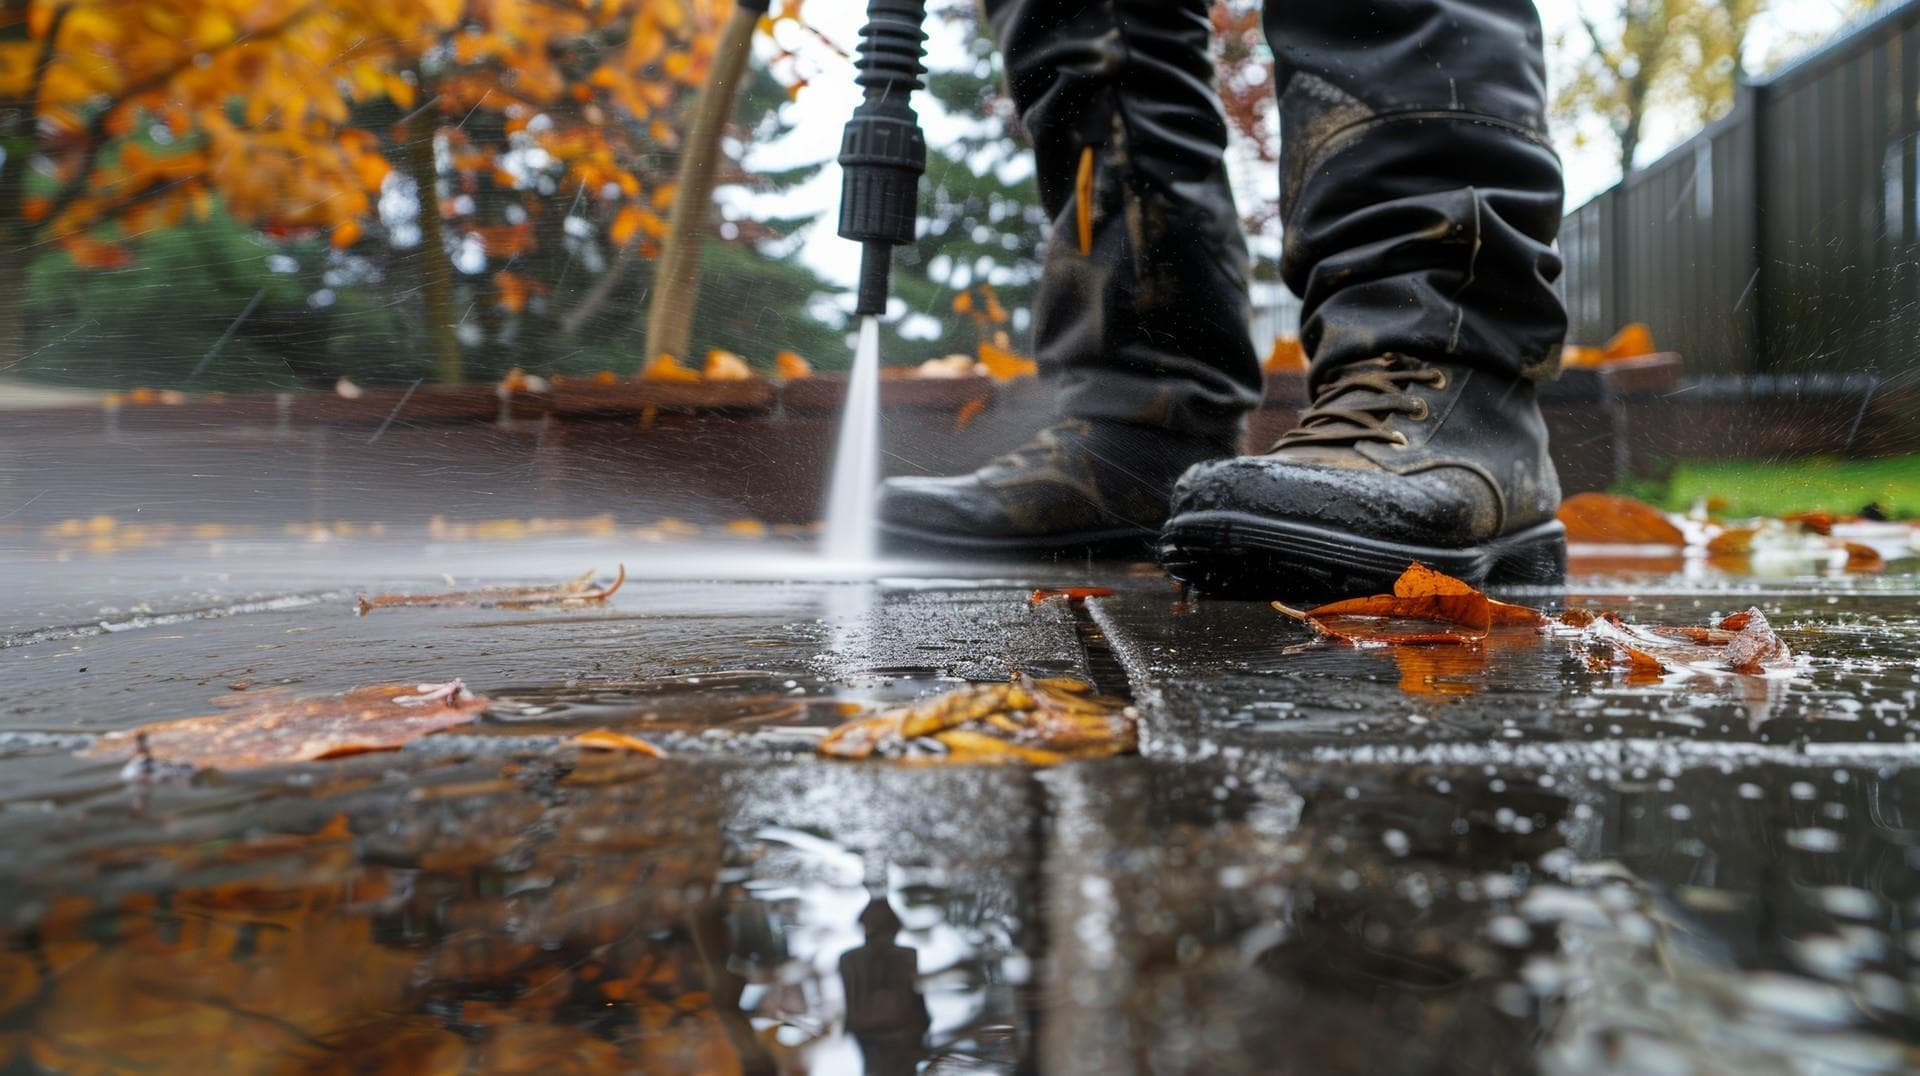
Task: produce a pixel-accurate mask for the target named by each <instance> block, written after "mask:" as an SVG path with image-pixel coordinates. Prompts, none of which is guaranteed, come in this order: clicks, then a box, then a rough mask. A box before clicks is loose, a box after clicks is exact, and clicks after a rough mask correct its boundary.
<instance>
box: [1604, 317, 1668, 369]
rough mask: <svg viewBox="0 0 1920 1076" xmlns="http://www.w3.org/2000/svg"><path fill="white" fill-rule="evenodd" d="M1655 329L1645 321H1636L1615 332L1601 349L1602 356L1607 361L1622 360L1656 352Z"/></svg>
mask: <svg viewBox="0 0 1920 1076" xmlns="http://www.w3.org/2000/svg"><path fill="white" fill-rule="evenodd" d="M1655 350H1656V349H1655V347H1654V346H1653V330H1652V329H1651V328H1649V327H1647V325H1646V324H1644V323H1643V322H1638V321H1636V322H1634V323H1633V324H1631V325H1628V326H1627V327H1626V328H1624V329H1621V330H1620V331H1619V332H1618V333H1616V334H1614V337H1613V339H1611V340H1609V341H1607V346H1606V347H1605V348H1602V349H1601V352H1600V356H1601V358H1602V359H1603V360H1604V361H1606V362H1621V361H1624V360H1626V359H1638V358H1642V357H1644V356H1647V355H1651V354H1653V353H1654V352H1655Z"/></svg>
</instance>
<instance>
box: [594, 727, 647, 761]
mask: <svg viewBox="0 0 1920 1076" xmlns="http://www.w3.org/2000/svg"><path fill="white" fill-rule="evenodd" d="M571 742H572V743H573V744H575V745H576V746H579V747H584V748H586V749H588V750H591V751H627V752H631V753H633V754H636V755H645V756H647V757H648V758H665V757H667V753H666V752H665V751H662V750H660V749H659V748H658V747H655V746H653V745H652V744H650V743H648V742H647V741H645V740H642V739H640V738H639V737H637V736H629V735H627V734H626V733H624V732H615V731H613V730H612V729H590V730H588V731H586V732H583V733H580V734H579V735H577V736H575V737H573V738H572V740H571Z"/></svg>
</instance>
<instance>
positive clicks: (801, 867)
mask: <svg viewBox="0 0 1920 1076" xmlns="http://www.w3.org/2000/svg"><path fill="white" fill-rule="evenodd" d="M840 772H841V773H845V772H846V771H840ZM904 780H908V781H912V782H914V783H913V784H912V785H911V786H910V787H909V786H906V785H897V786H896V787H893V788H890V789H885V790H880V789H876V788H874V787H873V782H870V781H860V782H850V781H847V780H844V779H841V778H838V777H836V776H834V774H833V773H832V772H831V771H827V772H825V773H824V774H823V773H817V772H810V773H802V772H794V771H785V772H776V771H769V770H765V769H757V768H750V769H744V770H742V769H734V770H713V769H704V768H703V769H698V770H687V769H682V770H678V771H676V770H674V769H671V768H668V767H665V766H664V765H662V764H659V763H635V762H631V761H624V760H608V761H604V762H598V763H596V764H592V765H582V766H581V767H579V768H577V769H571V770H569V769H567V768H565V767H558V766H540V765H535V766H523V765H520V764H517V763H510V764H505V765H502V764H499V763H481V762H469V763H462V764H453V765H444V766H426V767H423V768H420V769H418V770H416V772H413V773H410V774H407V775H406V776H405V777H404V778H399V779H396V778H395V776H394V775H392V774H391V773H387V772H383V768H382V765H381V764H380V763H379V762H377V761H374V760H353V761H349V762H348V763H346V764H343V765H341V766H340V767H337V768H336V770H335V772H334V773H332V774H331V775H330V779H329V781H328V782H327V784H328V785H329V786H330V789H329V790H328V791H325V792H321V791H320V790H318V789H308V790H306V792H305V794H302V791H301V790H299V789H298V788H284V789H278V790H274V791H278V792H280V793H282V794H281V795H280V796H277V797H273V798H272V799H271V800H270V801H267V800H257V799H252V800H251V803H252V805H251V806H243V805H245V804H247V803H248V802H249V801H250V799H251V797H250V796H249V793H250V792H261V791H268V790H267V789H265V788H259V787H254V788H250V787H249V786H250V784H252V782H249V781H248V780H245V779H241V780H238V781H236V782H235V783H234V784H232V785H230V786H228V787H223V788H219V789H205V788H196V789H170V790H157V792H156V794H155V795H153V796H151V797H150V798H147V799H146V800H144V801H143V802H135V801H133V800H131V799H127V798H121V799H118V800H114V799H105V798H103V799H101V800H98V801H96V802H95V803H94V804H93V805H92V806H91V807H90V808H89V813H91V814H92V815H93V820H92V826H93V827H101V826H112V827H113V836H112V837H111V838H106V839H101V838H99V837H96V838H95V839H93V840H78V841H69V842H67V843H66V848H65V851H66V854H65V855H60V856H58V857H57V862H55V861H54V860H55V859H56V857H50V856H47V855H45V854H38V855H35V854H29V855H25V856H16V855H11V854H10V855H9V856H8V857H7V863H8V866H7V867H6V868H5V871H4V873H5V874H7V875H9V876H11V877H8V878H7V879H6V881H7V885H8V890H7V892H8V895H7V897H6V898H5V899H3V900H0V967H4V969H5V971H6V974H5V975H3V976H0V983H4V984H6V985H5V989H4V990H0V1069H7V1070H8V1071H25V1072H35V1071H75V1070H79V1071H107V1070H118V1069H123V1068H142V1069H150V1070H155V1071H187V1070H198V1071H220V1070H228V1071H231V1070H235V1069H275V1070H278V1069H283V1068H315V1069H352V1070H354V1071H373V1070H377V1069H381V1068H383V1067H388V1066H391V1067H393V1068H394V1069H395V1070H396V1071H398V1070H401V1069H404V1070H406V1071H429V1070H432V1071H438V1070H441V1069H458V1068H462V1067H464V1068H466V1069H467V1070H468V1071H490V1072H492V1071H497V1072H519V1071H529V1070H532V1069H558V1070H560V1071H591V1070H603V1069H609V1068H613V1069H626V1070H643V1071H676V1072H694V1071H700V1072H710V1071H751V1072H775V1071H779V1072H803V1071H858V1070H859V1069H860V1064H861V1059H862V1058H865V1059H866V1063H867V1068H866V1071H868V1072H901V1071H907V1072H910V1071H913V1068H914V1065H915V1064H916V1063H918V1062H920V1061H923V1060H926V1059H929V1058H934V1057H941V1056H947V1057H951V1058H953V1059H954V1060H955V1061H956V1062H958V1061H964V1062H965V1067H966V1068H967V1069H968V1070H970V1071H1012V1069H1013V1068H1014V1066H1015V1065H1016V1064H1017V1063H1018V1061H1019V1059H1020V1057H1021V1055H1022V1053H1023V1051H1026V1050H1027V1049H1029V1046H1030V1024H1029V1019H1028V1017H1027V1015H1026V1013H1025V1009H1024V1007H1023V1006H1025V1005H1026V1004H1027V1003H1028V1002H1027V1000H1026V998H1025V995H1024V991H1025V990H1026V989H1027V988H1028V986H1029V984H1030V982H1031V980H1032V977H1033V974H1034V972H1033V960H1034V957H1033V956H1032V955H1030V953H1029V951H1028V950H1027V948H1026V946H1029V945H1031V944H1032V938H1031V935H1032V931H1033V927H1032V916H1033V912H1032V909H1033V907H1034V890H1033V888H1032V882H1031V879H1030V877H1029V873H1030V864H1031V863H1032V861H1033V858H1034V856H1033V852H1032V849H1031V846H1030V843H1029V841H1030V838H1029V835H1028V832H1027V827H1026V822H1025V818H1024V814H1025V812H1024V810H1023V809H1022V805H1024V804H1026V803H1027V802H1028V796H1027V794H1026V793H1025V792H1024V791H1023V787H1024V782H1025V780H1026V779H1025V778H1021V777H1002V778H981V777H975V776H963V777H956V778H952V779H946V778H942V777H939V776H927V775H915V776H911V777H907V778H904ZM856 783H857V784H859V785H860V786H862V787H859V788H855V787H852V786H853V785H854V784H856ZM880 783H882V784H885V783H886V782H885V781H884V780H883V781H882V782H880ZM827 786H831V787H827ZM823 792H824V793H826V795H824V796H823V795H822V793H823ZM955 797H960V798H962V799H965V800H978V801H979V803H978V806H977V807H976V808H975V815H976V817H977V818H978V819H979V820H980V821H982V822H983V823H986V824H991V825H994V826H995V827H996V829H997V832H996V833H992V834H985V835H981V834H968V835H967V836H966V839H965V840H964V841H960V840H958V839H957V838H958V837H959V836H960V834H959V833H958V832H957V831H954V830H953V829H952V828H951V827H949V826H946V825H945V824H944V823H943V821H942V819H941V818H940V816H939V811H937V810H930V809H929V808H928V807H923V806H916V804H918V803H927V804H928V805H929V806H930V805H931V804H933V803H935V802H942V803H951V802H953V801H954V798H955ZM996 804H998V805H997V806H996ZM776 820H778V821H777V822H776ZM7 822H8V825H7V828H6V830H5V832H6V837H5V838H4V840H5V843H6V844H8V845H9V846H12V850H14V851H18V850H20V849H22V848H23V847H26V846H27V845H29V844H34V843H39V842H37V841H36V840H35V838H39V839H41V840H45V839H49V838H55V839H57V838H58V837H59V836H60V835H61V834H59V832H58V830H59V828H60V827H58V826H48V825H45V824H42V825H38V826H36V825H34V824H32V823H30V822H23V821H22V820H20V819H18V818H12V817H9V818H8V819H7ZM67 836H69V837H71V836H72V834H71V833H69V834H67ZM855 842H860V843H855ZM42 847H44V845H42ZM36 859H37V860H40V861H41V862H40V863H39V864H38V866H40V867H41V868H44V869H41V870H36V871H32V872H30V873H29V872H28V870H27V867H28V864H29V862H31V861H33V860H36ZM10 1066H11V1067H10Z"/></svg>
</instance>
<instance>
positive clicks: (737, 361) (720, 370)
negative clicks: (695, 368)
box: [701, 348, 753, 381]
mask: <svg viewBox="0 0 1920 1076" xmlns="http://www.w3.org/2000/svg"><path fill="white" fill-rule="evenodd" d="M701 373H702V376H704V377H705V378H706V379H707V380H708V381H751V380H753V367H751V366H748V365H747V360H745V359H743V358H741V357H740V356H738V355H736V354H734V353H733V352H731V351H725V350H722V349H720V348H714V349H713V350H711V351H709V352H707V365H706V368H705V369H704V370H702V371H701Z"/></svg>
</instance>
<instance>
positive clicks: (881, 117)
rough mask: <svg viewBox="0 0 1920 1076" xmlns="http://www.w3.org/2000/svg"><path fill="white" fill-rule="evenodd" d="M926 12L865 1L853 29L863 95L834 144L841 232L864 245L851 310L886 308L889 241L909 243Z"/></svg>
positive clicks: (914, 3) (911, 5) (883, 0)
mask: <svg viewBox="0 0 1920 1076" xmlns="http://www.w3.org/2000/svg"><path fill="white" fill-rule="evenodd" d="M926 14H927V12H926V3H925V0H871V2H870V3H869V4H868V6H867V25H866V28H865V29H863V30H862V31H861V32H860V36H861V38H862V41H861V45H860V61H859V70H860V74H859V77H858V79H857V81H858V82H859V84H860V85H861V86H862V87H863V88H864V89H865V90H866V100H864V101H862V102H861V103H860V107H858V108H856V109H854V113H853V118H852V119H851V120H849V121H848V122H847V129H846V133H845V135H844V136H843V137H842V139H841V143H840V166H841V170H842V173H843V176H844V178H843V179H842V185H841V189H840V234H841V235H842V236H843V237H845V238H847V239H852V240H854V241H855V242H858V243H861V244H863V245H864V249H863V252H862V254H861V266H860V293H859V297H858V306H857V307H856V308H855V311H854V312H855V313H856V314H862V315H866V314H883V313H885V312H886V308H887V298H888V291H889V290H890V289H889V283H890V280H891V278H892V271H893V250H892V248H893V247H897V246H903V245H905V244H907V243H911V242H913V232H914V223H915V220H916V217H917V212H916V211H917V209H918V205H919V191H920V177H921V176H922V175H924V174H925V173H926V170H927V143H926V138H925V136H924V135H922V134H921V132H920V117H919V116H917V115H916V114H915V113H914V111H913V105H912V96H913V91H914V90H917V89H919V88H920V78H921V76H922V75H924V74H925V73H926V68H925V67H923V66H922V64H921V57H922V52H921V47H922V44H923V43H924V42H925V40H926V34H925V33H924V32H923V31H922V29H921V24H922V23H924V22H925V21H926Z"/></svg>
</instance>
